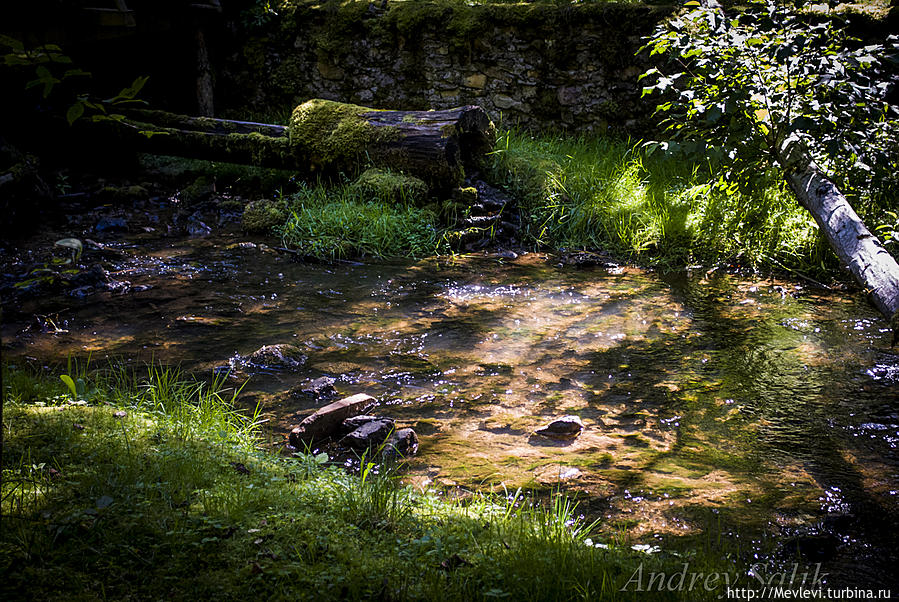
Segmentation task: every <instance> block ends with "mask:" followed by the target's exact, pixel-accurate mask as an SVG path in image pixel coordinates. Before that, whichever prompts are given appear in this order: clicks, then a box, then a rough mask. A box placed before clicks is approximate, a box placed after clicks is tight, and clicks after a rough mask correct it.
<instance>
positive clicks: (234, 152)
mask: <svg viewBox="0 0 899 602" xmlns="http://www.w3.org/2000/svg"><path fill="white" fill-rule="evenodd" d="M101 123H103V124H105V125H106V126H107V127H111V128H112V132H113V134H112V135H113V136H114V137H115V138H116V141H117V142H125V143H126V144H131V145H134V146H135V147H136V148H137V150H141V151H144V152H151V153H157V154H170V155H178V156H185V157H190V158H197V159H209V160H217V161H228V162H232V163H247V164H252V165H259V166H261V167H276V168H282V169H291V170H295V171H298V172H300V173H303V174H307V175H312V174H315V173H322V174H326V175H336V174H339V173H347V174H350V175H352V174H355V173H357V172H359V171H361V170H363V169H364V168H365V167H368V166H374V167H381V168H389V169H394V170H397V171H403V172H405V173H408V174H410V175H414V176H417V177H419V178H421V179H422V180H424V181H425V182H427V183H428V184H429V185H430V186H431V188H432V189H434V190H450V189H453V188H456V187H458V186H459V185H460V184H461V183H462V181H463V179H464V175H465V173H464V171H465V167H469V166H477V165H478V164H479V162H480V161H482V160H483V158H484V156H485V154H486V153H487V152H489V151H490V150H491V149H492V148H493V145H494V142H495V136H496V130H495V128H494V126H493V123H492V122H491V121H490V118H489V117H488V116H487V113H486V112H484V110H483V109H482V108H480V107H477V106H467V107H461V108H457V109H449V110H444V111H379V110H375V109H369V108H366V107H359V106H356V105H349V104H343V103H337V102H333V101H324V100H312V101H309V102H307V103H304V104H302V105H300V106H299V107H297V108H296V110H295V111H294V113H293V117H292V118H291V124H290V126H279V125H271V124H264V123H252V122H245V121H229V120H225V119H213V118H209V117H187V116H184V115H175V114H171V113H165V112H162V111H146V110H143V111H128V112H126V119H125V120H123V121H121V122H114V121H104V122H101Z"/></svg>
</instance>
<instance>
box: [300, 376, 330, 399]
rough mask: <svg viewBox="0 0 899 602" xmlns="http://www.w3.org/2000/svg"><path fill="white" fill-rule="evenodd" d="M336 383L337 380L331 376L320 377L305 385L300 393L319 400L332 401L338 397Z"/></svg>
mask: <svg viewBox="0 0 899 602" xmlns="http://www.w3.org/2000/svg"><path fill="white" fill-rule="evenodd" d="M335 382H337V381H336V379H334V378H332V377H330V376H320V377H318V378H316V379H315V380H312V381H310V382H309V383H308V384H306V385H304V386H303V387H302V388H301V389H300V392H301V393H302V394H303V395H306V396H307V397H312V398H314V399H318V400H322V399H331V398H333V397H337V389H335V388H334V383H335Z"/></svg>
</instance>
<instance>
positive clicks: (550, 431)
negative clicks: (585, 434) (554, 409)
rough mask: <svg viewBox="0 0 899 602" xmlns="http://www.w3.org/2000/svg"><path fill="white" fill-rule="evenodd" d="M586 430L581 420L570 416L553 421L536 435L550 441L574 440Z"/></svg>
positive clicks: (539, 429) (535, 432)
mask: <svg viewBox="0 0 899 602" xmlns="http://www.w3.org/2000/svg"><path fill="white" fill-rule="evenodd" d="M584 428H585V427H584V423H583V422H581V419H580V418H578V417H577V416H571V415H569V416H562V417H561V418H559V419H558V420H553V421H552V422H550V423H549V424H547V425H546V426H541V427H540V428H538V429H537V430H536V431H534V434H535V435H540V436H541V437H549V438H550V439H563V440H564V439H574V438H575V437H577V436H578V435H580V434H581V431H583V430H584Z"/></svg>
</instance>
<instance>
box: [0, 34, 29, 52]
mask: <svg viewBox="0 0 899 602" xmlns="http://www.w3.org/2000/svg"><path fill="white" fill-rule="evenodd" d="M0 44H2V45H3V46H6V47H7V48H10V49H11V50H13V51H14V52H22V51H24V50H25V44H23V43H22V42H20V41H19V40H17V39H16V38H13V37H10V36H8V35H4V34H0Z"/></svg>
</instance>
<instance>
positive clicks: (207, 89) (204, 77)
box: [195, 27, 215, 117]
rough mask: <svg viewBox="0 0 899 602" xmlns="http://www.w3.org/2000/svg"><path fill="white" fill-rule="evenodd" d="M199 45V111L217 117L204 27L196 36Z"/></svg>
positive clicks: (198, 28) (198, 29) (198, 30)
mask: <svg viewBox="0 0 899 602" xmlns="http://www.w3.org/2000/svg"><path fill="white" fill-rule="evenodd" d="M195 39H196V43H197V110H199V112H200V115H203V116H205V117H212V116H213V115H215V105H214V103H213V95H212V66H211V65H210V64H209V49H208V48H207V47H206V35H205V34H204V33H203V28H202V27H197V33H196V36H195Z"/></svg>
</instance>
